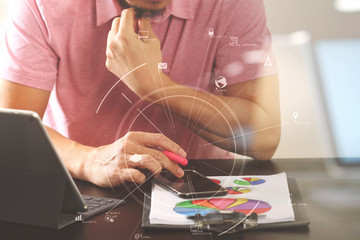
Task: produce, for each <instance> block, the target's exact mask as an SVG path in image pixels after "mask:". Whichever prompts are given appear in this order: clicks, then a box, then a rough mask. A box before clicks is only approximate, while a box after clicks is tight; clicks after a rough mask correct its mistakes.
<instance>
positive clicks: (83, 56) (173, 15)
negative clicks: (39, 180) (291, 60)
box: [0, 0, 280, 186]
mask: <svg viewBox="0 0 360 240" xmlns="http://www.w3.org/2000/svg"><path fill="white" fill-rule="evenodd" d="M128 7H132V8H128ZM126 8H128V9H126ZM125 9H126V10H125ZM134 9H135V10H134ZM270 45H271V38H270V33H269V31H268V30H267V28H266V18H265V11H264V8H263V4H262V1H261V0H251V1H250V0H156V1H154V0H119V1H117V0H77V1H73V0H64V1H35V0H26V1H17V3H16V4H14V7H13V12H12V19H11V21H10V23H9V25H8V27H7V30H6V38H5V44H4V49H3V51H2V52H1V55H0V56H1V61H2V64H1V69H0V107H4V108H18V109H27V110H33V111H35V112H37V113H38V114H39V115H40V116H41V117H43V122H44V124H45V125H46V126H47V130H48V133H49V135H50V137H51V139H52V141H53V143H54V144H55V146H56V148H57V150H58V152H59V153H60V156H61V158H62V160H63V162H64V163H65V165H66V167H67V168H68V170H69V171H70V173H71V174H72V176H73V177H75V178H79V179H83V180H87V181H90V182H92V183H94V184H97V185H99V186H114V185H119V184H121V183H122V182H123V181H135V182H143V181H144V180H145V175H144V174H143V173H141V171H139V168H146V169H148V170H150V171H151V172H153V173H154V174H158V173H159V171H161V169H162V168H166V169H168V170H169V171H170V172H171V173H173V174H174V175H176V176H178V177H181V176H182V175H183V171H182V169H181V168H180V167H179V166H178V165H177V164H175V163H174V162H172V161H170V160H169V159H168V158H167V157H166V156H165V155H164V154H163V153H162V152H161V151H159V148H162V149H167V150H170V151H172V152H175V153H177V154H179V155H182V156H184V157H185V156H187V157H188V158H191V159H195V158H224V157H227V158H229V157H230V156H231V154H230V152H235V153H238V154H242V155H247V156H250V157H253V158H255V159H259V160H266V159H269V158H271V156H272V155H273V154H274V152H275V150H276V147H277V145H278V142H279V138H280V128H279V127H278V126H279V123H280V116H279V115H280V114H279V99H278V98H279V97H278V80H277V75H276V67H275V66H274V60H273V57H272V55H271V52H270ZM185 151H186V153H185ZM134 156H135V157H134Z"/></svg>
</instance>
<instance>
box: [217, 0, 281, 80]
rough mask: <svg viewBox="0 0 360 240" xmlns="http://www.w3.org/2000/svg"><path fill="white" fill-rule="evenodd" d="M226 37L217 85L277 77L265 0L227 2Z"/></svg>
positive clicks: (221, 46)
mask: <svg viewBox="0 0 360 240" xmlns="http://www.w3.org/2000/svg"><path fill="white" fill-rule="evenodd" d="M223 1H224V4H223V11H222V12H223V16H226V17H225V21H224V23H223V24H222V25H220V26H219V27H220V28H222V29H220V31H219V32H220V33H221V32H223V33H224V35H223V36H222V37H221V40H220V41H219V45H218V48H217V51H216V56H215V62H214V69H213V73H214V75H215V81H216V79H219V78H225V79H226V82H227V84H228V85H231V84H236V83H240V82H244V81H249V80H253V79H257V78H261V77H265V76H270V75H273V74H276V73H277V68H276V62H275V58H274V56H273V54H272V52H271V34H270V32H269V30H268V28H267V26H266V15H265V9H264V5H263V2H262V0H251V1H248V0H245V1H242V0H240V1H239V0H223Z"/></svg>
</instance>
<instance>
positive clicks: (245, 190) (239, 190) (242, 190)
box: [211, 179, 251, 195]
mask: <svg viewBox="0 0 360 240" xmlns="http://www.w3.org/2000/svg"><path fill="white" fill-rule="evenodd" d="M211 181H213V182H215V183H217V184H220V183H221V181H220V180H217V179H211ZM227 190H228V194H231V195H234V194H244V193H248V192H250V191H251V190H250V189H248V188H246V187H237V186H236V187H227Z"/></svg>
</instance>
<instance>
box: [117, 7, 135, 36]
mask: <svg viewBox="0 0 360 240" xmlns="http://www.w3.org/2000/svg"><path fill="white" fill-rule="evenodd" d="M134 17H135V10H134V9H132V8H128V9H125V10H123V11H122V12H121V19H120V26H119V33H121V34H135V30H134Z"/></svg>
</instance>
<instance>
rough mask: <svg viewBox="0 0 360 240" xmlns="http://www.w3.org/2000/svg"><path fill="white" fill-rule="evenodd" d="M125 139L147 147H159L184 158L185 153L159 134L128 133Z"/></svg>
mask: <svg viewBox="0 0 360 240" xmlns="http://www.w3.org/2000/svg"><path fill="white" fill-rule="evenodd" d="M127 138H128V139H129V140H131V141H134V142H136V143H138V144H140V145H143V146H147V147H154V148H155V147H161V148H163V149H165V150H169V151H171V152H173V153H176V154H179V155H180V156H182V157H186V152H185V151H184V150H183V149H182V148H181V147H180V146H179V145H178V144H176V143H175V142H173V141H171V140H170V139H169V138H168V137H166V136H165V135H163V134H161V133H146V132H129V133H128V134H127Z"/></svg>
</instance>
